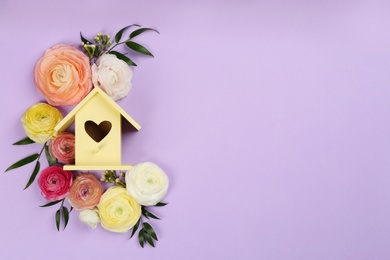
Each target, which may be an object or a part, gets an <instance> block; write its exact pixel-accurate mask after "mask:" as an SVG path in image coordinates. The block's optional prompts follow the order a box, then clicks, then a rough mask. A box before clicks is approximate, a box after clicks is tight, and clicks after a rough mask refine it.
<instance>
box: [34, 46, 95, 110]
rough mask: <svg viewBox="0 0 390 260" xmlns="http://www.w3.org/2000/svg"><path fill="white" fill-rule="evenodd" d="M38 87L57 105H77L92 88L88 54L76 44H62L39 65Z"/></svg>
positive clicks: (36, 69)
mask: <svg viewBox="0 0 390 260" xmlns="http://www.w3.org/2000/svg"><path fill="white" fill-rule="evenodd" d="M34 78H35V86H36V88H37V89H38V91H39V92H40V93H41V94H42V95H43V96H44V97H45V98H46V100H47V102H48V103H49V104H51V105H53V106H59V105H76V104H78V103H79V102H80V101H81V100H82V99H83V98H84V97H85V96H86V95H87V94H88V93H89V92H90V91H91V89H92V79H91V67H90V64H89V59H88V57H87V56H86V55H85V54H84V53H83V52H81V51H80V50H78V49H77V48H76V47H74V46H68V45H63V44H59V45H56V46H53V47H52V48H50V49H48V50H46V51H45V53H44V54H43V56H42V57H41V58H40V59H39V60H38V62H37V63H36V64H35V70H34Z"/></svg>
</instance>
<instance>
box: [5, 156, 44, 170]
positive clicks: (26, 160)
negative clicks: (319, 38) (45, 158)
mask: <svg viewBox="0 0 390 260" xmlns="http://www.w3.org/2000/svg"><path fill="white" fill-rule="evenodd" d="M38 157H39V154H37V153H36V154H33V155H30V156H27V157H26V158H23V159H21V160H19V161H17V162H16V163H14V164H12V165H11V166H10V167H8V168H7V170H5V172H7V171H9V170H12V169H16V168H19V167H21V166H23V165H26V164H29V163H31V162H33V161H35V160H36V159H37V158H38Z"/></svg>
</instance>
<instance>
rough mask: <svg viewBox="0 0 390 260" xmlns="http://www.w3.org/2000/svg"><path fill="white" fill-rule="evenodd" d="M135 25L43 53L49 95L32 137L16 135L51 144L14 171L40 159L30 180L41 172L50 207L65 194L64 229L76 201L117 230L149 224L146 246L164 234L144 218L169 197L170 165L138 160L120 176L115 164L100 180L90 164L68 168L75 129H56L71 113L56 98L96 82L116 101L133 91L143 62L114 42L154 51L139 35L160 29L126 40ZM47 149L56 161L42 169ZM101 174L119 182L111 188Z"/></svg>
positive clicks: (41, 69) (43, 88)
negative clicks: (80, 169)
mask: <svg viewBox="0 0 390 260" xmlns="http://www.w3.org/2000/svg"><path fill="white" fill-rule="evenodd" d="M131 26H138V25H131ZM131 26H127V27H125V28H123V29H121V30H120V31H119V32H118V33H117V34H116V35H115V44H113V43H112V42H111V41H110V39H111V38H110V36H109V35H103V34H101V33H98V34H97V35H96V37H95V38H94V42H95V43H94V44H92V43H91V42H90V41H88V40H86V39H85V38H84V37H83V36H82V35H81V40H82V45H81V46H82V49H83V50H84V52H83V51H81V50H79V49H78V48H77V47H74V46H67V45H63V44H60V45H56V46H54V47H52V48H50V49H48V50H47V51H46V52H45V53H44V54H43V56H42V57H41V58H40V59H39V60H38V62H37V63H36V65H35V70H34V79H35V86H36V88H37V90H38V91H39V92H40V93H41V94H42V95H43V96H44V97H45V98H46V101H47V103H36V104H34V105H32V106H31V107H30V108H28V109H27V111H26V112H25V113H24V115H23V116H22V118H21V121H22V125H23V128H24V130H25V132H26V135H27V138H25V139H22V140H21V141H19V142H16V143H15V144H16V145H25V144H31V143H39V144H43V148H42V150H41V151H40V153H37V154H34V155H31V156H28V157H26V158H23V159H22V160H19V161H18V162H16V163H14V164H13V165H11V166H10V167H9V168H8V169H7V170H6V171H8V170H12V169H15V168H18V167H21V166H23V165H26V164H28V163H31V162H34V161H35V162H36V164H35V168H34V171H33V173H32V175H31V177H30V179H29V182H28V183H27V185H26V188H28V187H29V186H30V185H31V184H32V183H33V182H34V180H35V178H36V177H37V176H38V180H37V182H38V186H39V188H40V189H41V194H42V196H43V197H44V198H45V199H46V200H47V201H48V202H49V203H47V204H45V205H43V207H47V206H52V205H55V204H57V203H60V202H61V207H60V209H59V210H58V211H57V212H56V225H57V229H58V230H59V228H60V222H61V219H63V220H64V223H65V224H64V228H65V227H66V225H67V223H68V219H69V213H70V211H71V210H72V209H75V210H77V211H78V212H79V219H80V220H81V221H82V222H83V223H85V224H87V225H89V226H91V227H92V228H96V226H97V225H98V224H99V223H100V224H101V226H102V227H103V228H105V229H107V230H109V231H112V232H128V231H129V230H130V229H132V228H133V231H132V234H131V236H133V235H134V233H135V232H136V231H137V229H138V227H140V226H141V225H142V228H141V229H140V231H139V235H138V237H139V243H140V244H141V246H143V245H144V242H145V241H146V242H148V243H149V244H150V245H152V246H154V242H153V240H157V236H156V234H155V232H154V230H153V228H152V227H151V226H150V224H148V223H146V222H143V221H142V216H144V217H146V218H155V219H158V218H157V217H156V216H155V215H153V214H152V213H151V212H149V211H148V210H147V209H146V207H148V206H164V205H166V203H163V202H161V200H162V199H163V198H164V197H165V195H166V194H167V191H168V185H169V181H168V177H167V175H166V174H165V173H164V171H163V170H162V169H161V168H160V167H158V166H157V165H155V164H154V163H152V162H143V163H139V164H136V165H135V166H133V167H132V168H131V170H128V171H127V172H122V173H120V174H119V176H118V175H117V173H116V172H115V171H105V172H104V173H103V175H102V177H101V179H100V180H98V179H97V178H96V177H95V175H94V174H93V173H90V172H71V171H66V170H64V169H63V167H62V164H61V163H64V164H69V163H72V162H74V160H75V136H74V134H72V133H70V132H61V133H58V132H56V131H55V130H54V129H55V126H56V125H57V124H58V123H59V122H60V121H61V120H62V118H63V116H62V114H61V113H60V112H59V110H58V109H57V108H56V107H55V106H63V105H76V104H78V103H79V102H80V101H81V100H83V99H84V98H85V96H86V95H87V94H88V93H89V92H90V91H91V90H92V88H94V87H99V88H101V89H102V90H103V91H104V92H106V93H107V95H108V96H110V97H111V98H112V99H113V100H115V101H116V100H119V99H122V98H124V97H126V96H127V95H128V93H129V91H130V89H131V80H132V77H133V73H132V70H131V69H130V67H129V65H135V63H134V62H133V61H132V60H131V59H130V58H129V57H127V56H126V55H124V54H122V53H119V52H116V51H113V48H114V47H116V46H118V45H120V44H125V45H126V46H127V47H129V48H130V49H131V50H133V51H136V52H139V53H142V54H146V55H149V56H153V55H152V54H151V53H150V52H149V51H148V50H147V49H146V48H145V47H143V46H142V45H140V44H138V43H135V42H134V41H133V38H134V37H136V36H137V35H139V34H141V33H143V32H145V31H148V30H153V31H155V30H154V29H150V28H139V29H137V30H135V31H133V32H132V33H130V35H129V37H128V38H127V39H126V40H124V41H121V38H122V34H123V33H124V31H125V30H127V29H128V28H129V27H131ZM43 151H45V154H46V158H47V161H48V164H49V166H48V167H47V168H45V169H44V170H42V171H41V172H40V157H41V155H42V153H43ZM39 172H40V174H39V175H38V173H39ZM101 182H106V183H111V184H114V185H113V186H111V187H109V188H108V189H106V190H105V191H104V189H103V186H102V183H101ZM65 200H66V201H68V203H69V204H70V206H71V208H70V210H68V208H67V207H66V206H64V202H65Z"/></svg>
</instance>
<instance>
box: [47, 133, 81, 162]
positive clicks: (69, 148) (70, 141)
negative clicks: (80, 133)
mask: <svg viewBox="0 0 390 260" xmlns="http://www.w3.org/2000/svg"><path fill="white" fill-rule="evenodd" d="M74 145H75V136H74V135H73V134H71V133H68V132H62V133H59V134H58V135H57V137H56V138H55V139H54V140H51V141H50V145H49V152H50V155H52V156H53V157H55V158H57V159H58V160H59V161H60V162H64V163H72V162H73V161H74V154H75V147H74Z"/></svg>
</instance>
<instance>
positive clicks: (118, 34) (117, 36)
mask: <svg viewBox="0 0 390 260" xmlns="http://www.w3.org/2000/svg"><path fill="white" fill-rule="evenodd" d="M132 26H138V27H141V25H138V24H132V25H128V26H126V27H123V28H122V29H120V30H119V32H117V33H116V34H115V42H116V43H118V42H119V41H120V40H121V38H122V34H123V33H124V31H125V30H127V29H128V28H130V27H132Z"/></svg>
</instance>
